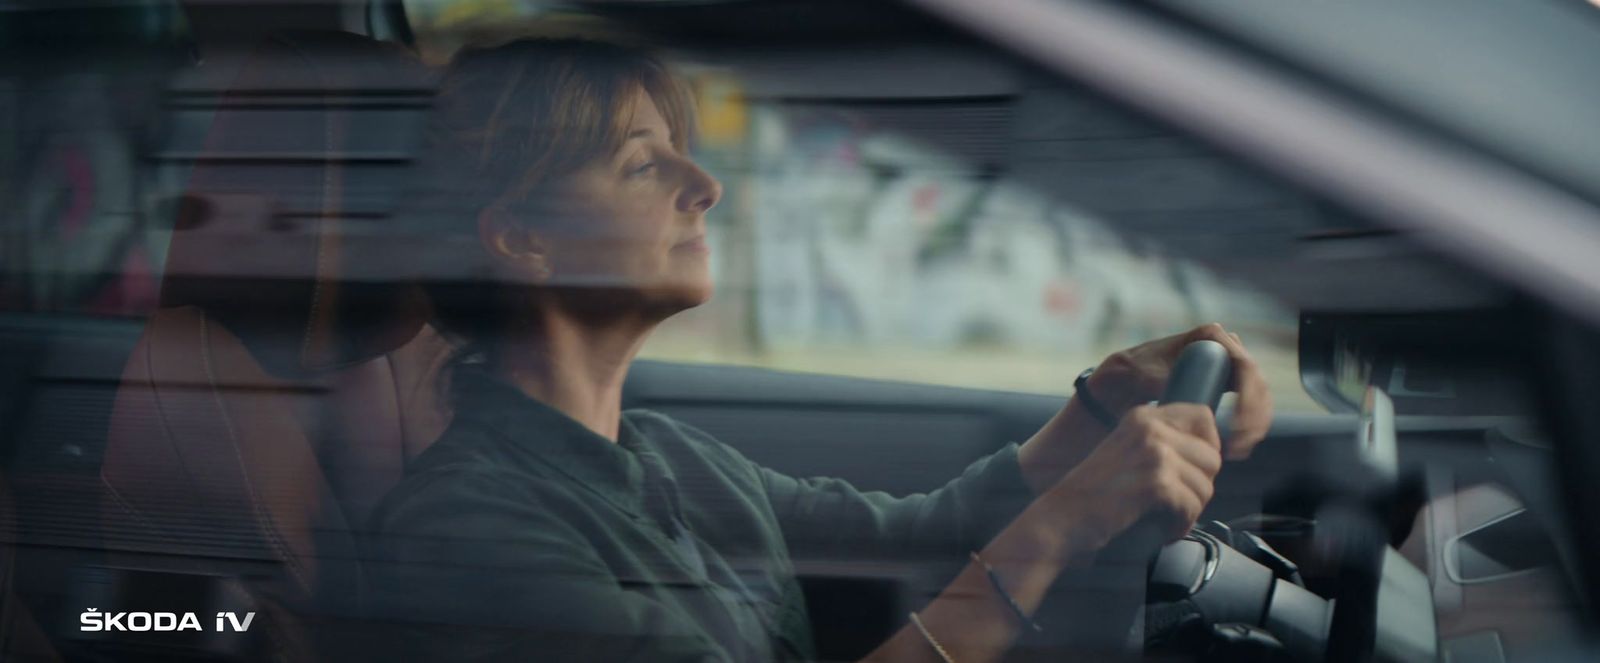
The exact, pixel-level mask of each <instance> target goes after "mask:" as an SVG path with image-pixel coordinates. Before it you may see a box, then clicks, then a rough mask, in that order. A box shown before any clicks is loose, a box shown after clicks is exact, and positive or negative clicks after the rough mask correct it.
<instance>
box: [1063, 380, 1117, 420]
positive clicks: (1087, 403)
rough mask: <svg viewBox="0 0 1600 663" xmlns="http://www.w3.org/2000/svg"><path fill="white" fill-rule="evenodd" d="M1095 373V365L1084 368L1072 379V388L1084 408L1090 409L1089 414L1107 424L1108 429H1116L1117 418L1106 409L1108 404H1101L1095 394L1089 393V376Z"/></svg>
mask: <svg viewBox="0 0 1600 663" xmlns="http://www.w3.org/2000/svg"><path fill="white" fill-rule="evenodd" d="M1093 374H1094V367H1093V366H1090V367H1088V368H1085V369H1083V372H1082V373H1079V374H1078V379H1076V380H1073V381H1072V390H1073V391H1074V392H1075V395H1076V396H1077V399H1078V403H1080V404H1082V405H1083V409H1085V410H1088V411H1089V416H1091V417H1094V418H1095V421H1098V422H1100V425H1102V426H1105V427H1106V430H1112V429H1115V428H1116V427H1117V418H1116V417H1115V416H1113V415H1112V414H1111V411H1110V410H1107V409H1106V406H1104V405H1101V404H1100V401H1098V400H1095V397H1094V395H1093V394H1090V393H1089V376H1090V375H1093Z"/></svg>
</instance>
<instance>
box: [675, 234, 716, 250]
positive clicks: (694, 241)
mask: <svg viewBox="0 0 1600 663" xmlns="http://www.w3.org/2000/svg"><path fill="white" fill-rule="evenodd" d="M672 250H673V251H681V252H684V253H710V252H711V247H710V246H708V245H707V244H706V236H705V235H697V236H695V237H691V238H689V239H686V240H683V241H681V242H678V243H677V244H674V245H672Z"/></svg>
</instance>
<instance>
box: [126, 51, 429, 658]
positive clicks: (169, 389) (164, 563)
mask: <svg viewBox="0 0 1600 663" xmlns="http://www.w3.org/2000/svg"><path fill="white" fill-rule="evenodd" d="M236 71H237V75H236V76H235V77H234V78H233V80H232V82H231V83H230V84H229V87H228V89H227V90H226V92H225V93H224V94H221V95H220V96H217V95H212V96H208V93H207V91H205V90H193V89H191V90H179V91H178V93H177V95H176V96H177V97H178V98H179V99H180V101H183V102H184V103H197V104H201V105H204V104H211V103H214V105H215V114H214V117H212V118H211V120H210V123H209V129H208V130H207V131H206V132H204V133H203V134H202V135H204V136H205V139H204V143H203V145H201V146H198V147H196V148H185V147H183V146H179V147H177V148H172V149H169V150H168V151H169V153H172V154H186V153H187V154H189V155H190V157H191V158H193V160H194V170H193V174H192V176H191V177H190V180H189V185H188V188H187V190H186V192H185V194H184V196H183V197H182V201H181V204H180V205H179V206H178V207H179V212H178V214H179V216H178V219H177V223H176V227H175V230H174V232H173V236H172V241H171V246H170V250H169V252H168V256H167V261H166V268H165V270H164V274H163V280H162V288H161V307H160V308H159V310H158V311H157V312H156V313H155V314H154V315H152V316H151V318H150V319H149V320H148V322H147V324H146V327H145V330H144V334H143V336H142V337H141V338H140V340H139V343H138V345H137V347H136V348H135V350H134V353H133V355H132V357H131V358H130V359H129V361H128V364H127V366H126V368H125V370H124V374H123V380H122V383H121V385H120V386H119V389H118V393H117V397H116V404H115V408H114V411H113V414H112V421H111V427H110V432H109V439H108V443H107V446H106V450H105V457H104V463H103V465H102V469H101V477H102V479H103V482H104V488H105V495H106V505H105V513H106V518H105V528H106V532H105V534H106V541H107V545H108V547H109V548H112V549H113V550H119V551H123V552H124V553H129V554H135V553H145V554H147V555H148V557H146V558H144V559H142V560H139V562H138V563H139V564H140V565H141V566H145V567H147V568H148V567H149V566H151V564H152V563H155V564H159V565H160V566H161V567H162V568H164V569H167V570H177V571H182V572H187V573H202V574H220V575H228V576H238V577H247V578H248V580H247V582H246V586H247V587H248V588H249V589H250V591H251V593H253V594H255V595H256V598H257V599H258V600H259V601H262V602H264V603H266V604H269V606H276V607H275V608H272V607H269V616H271V618H272V619H273V620H275V621H277V622H279V623H280V624H284V623H287V624H289V625H290V626H288V627H287V628H286V629H285V630H287V631H290V632H288V633H282V634H275V636H274V637H275V639H276V640H279V641H280V642H279V644H280V645H282V646H284V647H287V648H289V649H291V651H290V652H289V653H290V655H291V656H298V655H302V654H306V653H307V652H308V651H310V650H312V649H314V648H315V647H318V646H320V645H318V644H314V643H315V642H316V641H317V640H318V639H319V638H318V636H317V634H312V633H304V632H301V633H295V632H293V631H295V630H297V629H298V630H301V631H304V630H305V626H304V625H305V623H306V619H305V615H308V614H314V613H318V612H319V611H320V612H343V611H344V610H348V609H353V608H354V607H355V603H354V602H355V601H357V600H359V597H360V596H361V595H362V593H363V583H364V579H363V576H362V568H361V558H362V542H363V537H364V532H363V529H364V526H365V523H366V522H367V519H368V514H369V512H370V511H371V509H372V508H373V507H374V506H375V505H376V503H377V501H378V500H379V499H381V497H382V496H383V495H384V494H385V493H386V492H387V491H388V490H389V489H390V488H391V487H392V486H393V485H394V484H395V483H396V482H398V481H399V478H400V476H401V473H402V471H403V468H404V463H405V461H406V460H407V459H409V458H410V457H412V456H414V455H416V454H417V453H419V452H420V451H421V450H422V449H424V448H425V447H426V446H427V445H428V444H431V443H432V441H433V440H434V439H436V438H437V437H438V435H439V433H440V432H441V431H442V430H443V428H444V425H445V422H446V420H447V416H446V415H445V413H444V412H443V411H442V410H441V409H440V408H439V403H438V399H437V398H436V397H435V393H436V388H437V387H438V384H437V382H438V374H439V369H440V368H441V367H442V365H443V363H444V361H445V360H446V359H447V357H448V353H449V351H450V348H449V345H448V343H446V342H445V341H444V340H443V339H442V338H441V337H440V336H439V335H437V334H434V333H433V332H432V330H431V328H430V327H428V326H426V325H425V324H424V322H425V320H426V307H425V304H424V300H423V298H422V297H421V296H420V293H419V292H418V291H417V289H416V288H415V287H414V286H412V285H409V278H408V277H407V275H406V274H405V273H404V269H403V266H401V265H398V264H392V263H390V262H386V260H388V258H389V257H390V256H391V255H392V254H391V253H390V252H389V251H387V250H386V248H385V247H384V246H383V244H384V242H385V241H387V237H386V235H385V234H384V233H383V228H384V223H385V221H386V220H387V216H388V212H389V209H388V207H387V206H388V205H391V204H392V202H391V199H392V197H393V196H394V194H395V192H396V191H397V190H398V189H399V188H400V187H402V186H403V185H404V179H405V177H406V173H407V170H406V168H405V165H406V158H405V155H406V154H407V153H408V150H409V149H410V144H409V142H410V141H413V140H414V139H415V138H417V137H418V136H417V134H418V133H419V130H420V127H421V123H422V122H423V121H424V120H425V114H426V112H427V102H428V96H429V94H430V92H431V85H430V82H429V81H428V80H427V78H426V76H425V75H424V74H423V72H421V71H420V68H417V67H415V66H414V65H412V64H411V62H410V60H409V59H408V58H406V57H404V55H403V54H401V53H399V52H396V51H394V50H392V49H391V48H390V47H389V46H387V45H384V44H380V43H378V42H373V41H370V40H367V39H365V38H363V37H358V36H355V35H349V34H343V33H290V34H281V35H274V36H273V37H272V38H269V39H267V40H266V41H264V42H263V43H262V44H261V45H260V46H259V47H257V48H256V49H255V50H254V51H252V52H250V53H249V54H248V55H246V56H245V57H244V59H243V60H242V61H241V62H239V63H237V69H236ZM179 114H180V115H181V113H179ZM191 119H192V118H191ZM184 121H186V120H185V118H183V117H179V118H178V121H177V123H178V124H179V125H180V126H178V127H177V131H176V132H175V133H176V135H178V136H180V137H181V136H184V135H186V134H185V131H184V127H183V126H181V125H182V124H183V122H184ZM186 150H188V151H186ZM275 611H276V612H275ZM285 643H287V644H285Z"/></svg>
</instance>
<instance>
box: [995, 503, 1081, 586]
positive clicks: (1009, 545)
mask: <svg viewBox="0 0 1600 663" xmlns="http://www.w3.org/2000/svg"><path fill="white" fill-rule="evenodd" d="M1050 495H1051V494H1047V495H1046V496H1044V497H1041V498H1040V499H1038V500H1035V501H1034V503H1033V504H1032V505H1031V506H1029V507H1028V508H1027V509H1026V510H1024V511H1023V512H1022V514H1021V515H1019V516H1018V517H1017V519H1016V520H1014V521H1012V523H1011V525H1010V526H1009V527H1007V528H1006V529H1005V530H1004V531H1003V532H1002V533H1001V535H1000V536H997V537H995V539H994V541H993V542H991V545H990V547H989V548H987V549H985V551H984V556H985V558H986V559H989V561H990V562H992V563H996V564H1000V563H1006V564H1012V563H1017V562H1023V563H1028V562H1039V563H1047V564H1050V565H1052V566H1053V567H1055V568H1065V567H1068V566H1073V565H1076V564H1080V563H1085V562H1087V561H1089V560H1092V559H1093V558H1094V555H1095V553H1097V552H1099V550H1100V548H1101V547H1102V546H1103V545H1105V544H1104V542H1103V541H1100V539H1101V538H1103V537H1100V536H1099V535H1097V534H1096V533H1095V532H1096V531H1097V528H1095V527H1092V526H1090V524H1089V523H1087V522H1085V521H1084V518H1083V517H1082V516H1081V511H1080V510H1079V509H1078V508H1077V507H1078V506H1081V505H1067V504H1060V503H1058V502H1059V500H1051V499H1049V497H1050ZM996 544H997V545H998V547H997V545H996Z"/></svg>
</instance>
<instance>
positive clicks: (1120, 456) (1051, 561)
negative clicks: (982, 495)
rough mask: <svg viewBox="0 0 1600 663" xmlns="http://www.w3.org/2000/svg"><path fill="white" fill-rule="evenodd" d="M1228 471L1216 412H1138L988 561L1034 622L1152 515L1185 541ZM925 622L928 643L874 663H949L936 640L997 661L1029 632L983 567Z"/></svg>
mask: <svg viewBox="0 0 1600 663" xmlns="http://www.w3.org/2000/svg"><path fill="white" fill-rule="evenodd" d="M1221 467H1222V455H1221V441H1220V440H1219V439H1218V437H1217V434H1216V427H1215V423H1214V422H1213V420H1212V417H1211V413H1210V411H1209V410H1206V409H1205V408H1203V407H1200V406H1196V405H1190V404H1173V405H1165V406H1160V407H1155V406H1142V407H1138V408H1135V409H1134V410H1133V411H1131V412H1130V413H1129V414H1128V415H1127V416H1126V417H1124V419H1123V422H1122V423H1121V424H1120V425H1118V427H1117V429H1116V430H1114V431H1113V432H1112V433H1111V435H1109V436H1108V437H1107V439H1106V442H1105V443H1104V444H1102V445H1100V446H1099V447H1098V448H1096V449H1095V451H1094V452H1093V453H1091V454H1090V455H1089V456H1088V458H1086V459H1084V461H1083V462H1082V463H1081V464H1079V465H1078V466H1077V467H1076V468H1074V469H1073V470H1072V471H1071V472H1070V473H1068V474H1067V476H1066V477H1065V478H1063V479H1062V480H1061V481H1060V482H1058V483H1056V484H1055V485H1054V486H1052V487H1051V488H1050V489H1049V490H1047V491H1045V492H1044V494H1042V495H1040V496H1039V498H1038V499H1036V500H1035V501H1034V502H1033V503H1032V504H1030V505H1029V506H1028V508H1027V509H1026V510H1024V511H1023V513H1022V514H1021V515H1020V516H1018V517H1017V518H1016V520H1014V521H1012V522H1011V524H1010V525H1008V526H1007V527H1006V528H1005V529H1004V530H1003V531H1001V533H1000V534H999V535H998V536H996V537H995V538H994V539H993V540H992V541H990V542H989V544H988V545H987V546H985V547H984V548H983V550H982V552H981V553H980V556H981V557H982V559H983V560H984V561H986V562H988V563H989V564H990V565H992V566H993V567H995V569H996V571H997V575H998V576H999V578H1000V582H1001V585H1002V587H1003V588H1004V589H1005V594H1006V595H1008V596H1010V597H1011V599H1012V600H1014V601H1015V602H1016V603H1017V605H1018V606H1019V607H1020V608H1021V610H1023V611H1024V612H1026V613H1028V614H1030V615H1031V614H1032V613H1033V612H1034V611H1035V610H1037V609H1038V607H1039V603H1040V602H1041V601H1043V599H1044V596H1045V594H1046V592H1047V591H1048V590H1049V588H1050V585H1051V584H1052V583H1053V582H1055V579H1056V576H1058V575H1059V574H1060V573H1061V571H1062V570H1063V569H1065V568H1067V567H1069V566H1072V565H1074V564H1080V563H1085V562H1088V561H1090V560H1092V559H1093V557H1094V554H1095V553H1096V552H1097V551H1099V550H1100V548H1102V547H1103V546H1105V544H1106V543H1107V542H1109V541H1110V540H1111V539H1113V538H1114V537H1116V536H1117V535H1118V534H1120V533H1121V532H1122V531H1123V530H1125V529H1127V528H1128V527H1131V526H1132V525H1133V524H1134V523H1135V522H1137V521H1139V520H1140V519H1142V518H1143V517H1145V516H1146V515H1148V514H1154V515H1156V516H1157V517H1159V518H1160V519H1161V521H1162V522H1163V523H1164V524H1166V525H1168V526H1169V527H1170V529H1169V530H1168V534H1169V535H1170V536H1172V537H1173V538H1176V537H1178V536H1181V535H1182V534H1183V533H1184V532H1187V531H1188V530H1189V528H1190V527H1191V526H1193V524H1194V522H1195V520H1196V519H1198V518H1199V517H1200V512H1201V510H1202V509H1203V508H1204V507H1205V504H1206V502H1208V501H1210V499H1211V495H1212V487H1211V486H1212V485H1211V480H1212V478H1214V477H1215V476H1216V473H1217V471H1218V470H1220V469H1221ZM918 615H919V616H920V619H921V621H922V624H923V626H924V627H925V628H926V629H927V631H928V636H924V635H923V633H922V632H921V631H920V630H919V629H917V628H916V626H915V625H908V626H906V627H905V628H902V629H901V630H900V631H899V632H897V633H896V634H895V635H894V636H893V637H892V638H890V639H889V640H888V641H887V642H885V643H884V644H883V645H882V646H880V647H879V648H878V649H877V650H875V651H873V652H872V654H871V655H869V656H868V657H867V660H869V661H897V662H898V661H935V662H941V661H942V657H941V654H940V653H939V652H938V651H937V650H936V649H935V648H934V646H933V644H932V643H930V641H929V640H930V637H931V639H932V640H933V641H935V642H937V643H938V645H939V646H940V647H942V648H943V649H944V650H945V654H946V655H948V657H949V660H951V661H957V662H959V663H973V662H979V663H982V662H986V661H996V660H999V659H1000V658H1001V656H1002V655H1003V654H1004V653H1005V652H1006V651H1007V650H1008V649H1009V648H1010V646H1011V643H1012V641H1013V640H1014V639H1015V638H1016V635H1017V633H1018V632H1019V630H1020V629H1021V628H1022V626H1023V622H1022V620H1021V618H1019V616H1018V615H1017V614H1016V610H1015V609H1014V608H1012V607H1011V605H1010V604H1009V603H1008V602H1007V601H1006V599H1005V597H1004V596H1002V595H1001V594H1000V592H998V591H997V590H996V589H995V587H994V586H993V584H992V583H991V581H990V580H989V578H988V575H987V572H986V570H985V569H984V568H983V567H982V566H980V565H979V564H978V562H976V561H974V562H972V563H969V564H968V565H967V566H966V568H965V569H963V570H962V571H961V573H960V575H958V576H957V577H956V579H955V580H954V581H952V582H951V583H950V584H949V585H948V586H946V587H945V589H944V591H942V592H940V594H939V596H938V597H937V598H935V599H934V600H933V601H932V602H930V603H929V604H928V605H927V606H926V607H925V608H923V609H922V610H921V611H919V613H918Z"/></svg>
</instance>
